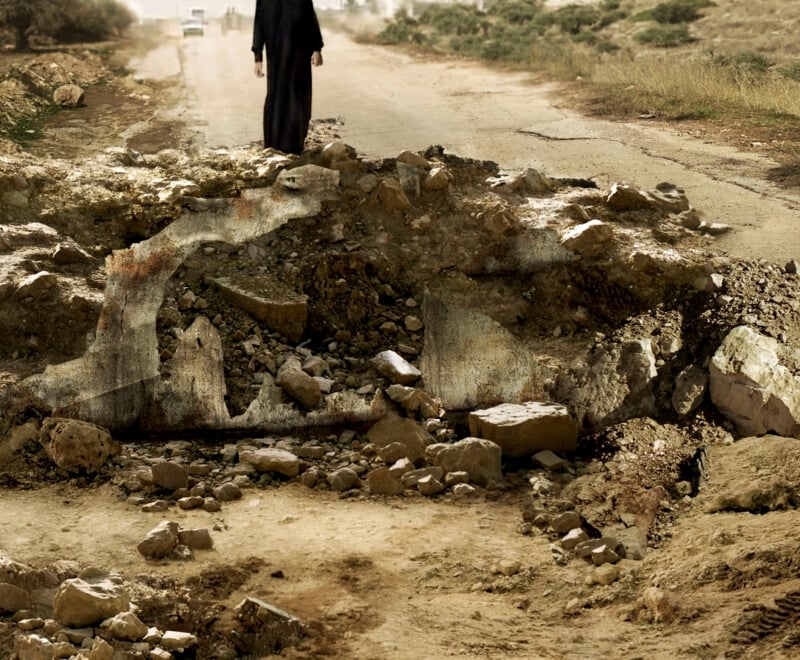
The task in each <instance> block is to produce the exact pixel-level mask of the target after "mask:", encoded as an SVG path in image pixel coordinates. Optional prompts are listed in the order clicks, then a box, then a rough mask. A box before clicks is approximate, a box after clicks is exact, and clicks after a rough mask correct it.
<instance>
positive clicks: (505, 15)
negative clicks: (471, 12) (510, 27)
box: [489, 0, 542, 24]
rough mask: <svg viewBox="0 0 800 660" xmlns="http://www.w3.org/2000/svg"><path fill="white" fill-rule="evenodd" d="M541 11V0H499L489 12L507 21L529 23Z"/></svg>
mask: <svg viewBox="0 0 800 660" xmlns="http://www.w3.org/2000/svg"><path fill="white" fill-rule="evenodd" d="M541 11H542V3H541V0H500V2H498V3H497V4H496V5H494V7H492V9H491V10H490V11H489V14H490V15H492V16H496V17H497V18H500V19H502V20H504V21H506V22H508V23H514V24H518V23H529V22H531V21H532V20H534V19H535V18H536V17H537V16H538V15H539V14H540V13H541Z"/></svg>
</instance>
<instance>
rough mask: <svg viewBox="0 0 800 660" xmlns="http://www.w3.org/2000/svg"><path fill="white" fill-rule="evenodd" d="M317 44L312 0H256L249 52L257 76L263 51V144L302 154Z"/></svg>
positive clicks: (318, 59) (319, 58) (318, 53)
mask: <svg viewBox="0 0 800 660" xmlns="http://www.w3.org/2000/svg"><path fill="white" fill-rule="evenodd" d="M322 45H323V44H322V33H321V32H320V29H319V21H317V15H316V12H315V11H314V5H313V4H312V0H256V17H255V21H254V23H253V53H254V54H255V58H256V64H255V71H256V75H257V76H258V77H259V78H262V77H263V76H264V62H263V52H264V49H265V47H266V51H267V99H266V101H265V103H264V147H267V148H268V147H272V148H274V149H278V150H279V151H283V152H284V153H288V154H299V153H302V151H303V144H304V143H305V139H306V134H307V133H308V123H309V121H310V120H311V66H312V65H314V66H320V65H321V64H322V52H321V51H322Z"/></svg>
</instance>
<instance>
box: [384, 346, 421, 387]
mask: <svg viewBox="0 0 800 660" xmlns="http://www.w3.org/2000/svg"><path fill="white" fill-rule="evenodd" d="M373 364H374V365H375V369H377V370H378V372H379V373H380V374H381V375H383V376H385V377H386V378H388V379H389V380H390V381H391V382H392V383H399V384H400V385H411V384H413V383H415V382H416V381H418V380H419V379H420V378H421V377H422V373H421V372H420V370H419V369H417V368H416V367H415V366H414V365H413V364H411V363H410V362H408V361H407V360H406V359H404V358H403V357H401V356H400V355H399V354H397V353H395V352H394V351H381V352H380V353H378V354H377V355H376V356H375V359H374V360H373Z"/></svg>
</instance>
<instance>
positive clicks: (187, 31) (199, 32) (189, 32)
mask: <svg viewBox="0 0 800 660" xmlns="http://www.w3.org/2000/svg"><path fill="white" fill-rule="evenodd" d="M181 27H182V28H183V36H184V37H191V36H193V35H195V36H198V37H202V36H203V32H204V25H203V19H201V18H187V19H186V20H185V21H184V22H183V23H181Z"/></svg>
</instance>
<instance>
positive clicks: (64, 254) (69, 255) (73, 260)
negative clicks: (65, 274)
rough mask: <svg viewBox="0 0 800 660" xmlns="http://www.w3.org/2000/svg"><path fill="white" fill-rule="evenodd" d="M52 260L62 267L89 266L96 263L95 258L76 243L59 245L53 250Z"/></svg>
mask: <svg viewBox="0 0 800 660" xmlns="http://www.w3.org/2000/svg"><path fill="white" fill-rule="evenodd" d="M50 258H51V259H52V260H53V261H54V262H55V263H57V264H59V265H61V266H69V265H72V264H88V263H93V262H94V260H95V259H94V257H93V256H92V255H91V254H89V253H88V252H87V251H86V250H84V249H83V248H82V247H81V246H80V245H76V244H74V243H59V244H58V245H56V247H55V248H53V252H52V253H51V255H50Z"/></svg>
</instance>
